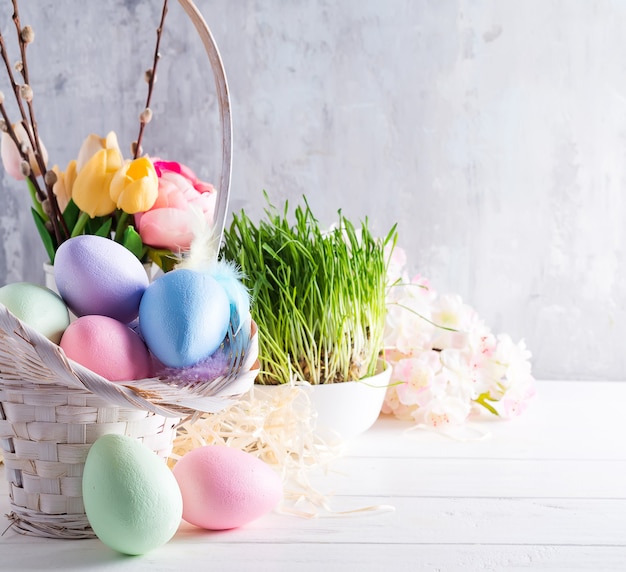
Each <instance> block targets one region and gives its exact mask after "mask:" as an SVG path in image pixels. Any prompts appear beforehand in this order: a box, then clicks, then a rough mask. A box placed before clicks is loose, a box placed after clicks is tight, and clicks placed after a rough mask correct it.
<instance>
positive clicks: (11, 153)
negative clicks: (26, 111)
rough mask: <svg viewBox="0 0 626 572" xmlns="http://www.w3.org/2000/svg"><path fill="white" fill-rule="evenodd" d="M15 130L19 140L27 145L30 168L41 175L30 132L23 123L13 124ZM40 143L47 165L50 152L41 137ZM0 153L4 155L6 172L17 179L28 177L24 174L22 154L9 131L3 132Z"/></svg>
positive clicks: (21, 179)
mask: <svg viewBox="0 0 626 572" xmlns="http://www.w3.org/2000/svg"><path fill="white" fill-rule="evenodd" d="M13 131H15V136H16V137H17V140H18V141H19V142H20V143H21V144H24V145H26V149H27V153H28V161H29V163H30V168H31V170H32V172H33V174H34V175H35V176H36V177H39V175H41V171H40V169H39V163H38V162H37V159H36V158H35V154H34V153H33V149H32V147H31V145H30V139H29V137H28V132H27V131H26V128H25V127H24V125H23V124H22V123H16V124H15V125H13ZM39 145H40V146H41V153H42V159H43V163H44V165H45V164H46V163H47V162H48V153H47V151H46V148H45V147H44V145H43V143H42V142H41V139H39ZM0 155H1V156H2V164H3V165H4V168H5V170H6V172H7V173H8V174H9V175H10V176H11V177H13V178H14V179H17V180H18V181H23V180H24V179H25V178H26V177H25V176H24V173H22V168H21V163H22V156H21V155H20V152H19V150H18V148H17V146H16V145H15V142H14V141H13V139H11V136H10V135H9V134H8V133H7V132H3V133H2V142H1V143H0Z"/></svg>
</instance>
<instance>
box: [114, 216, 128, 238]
mask: <svg viewBox="0 0 626 572" xmlns="http://www.w3.org/2000/svg"><path fill="white" fill-rule="evenodd" d="M127 226H128V213H127V212H125V211H121V214H120V218H119V219H118V220H117V226H116V227H115V242H119V243H120V244H122V240H123V239H124V231H125V230H126V227H127Z"/></svg>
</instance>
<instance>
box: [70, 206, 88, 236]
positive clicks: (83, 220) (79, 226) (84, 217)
mask: <svg viewBox="0 0 626 572" xmlns="http://www.w3.org/2000/svg"><path fill="white" fill-rule="evenodd" d="M90 218H91V217H90V216H89V214H87V213H86V212H81V213H80V216H79V217H78V220H77V221H76V224H75V225H74V228H73V230H72V238H74V237H75V236H78V235H79V234H82V233H83V230H85V226H87V222H88V221H89V219H90Z"/></svg>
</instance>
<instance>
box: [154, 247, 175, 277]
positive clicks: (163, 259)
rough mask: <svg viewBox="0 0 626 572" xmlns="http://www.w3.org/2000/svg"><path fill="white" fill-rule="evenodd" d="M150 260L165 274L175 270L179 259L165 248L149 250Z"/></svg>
mask: <svg viewBox="0 0 626 572" xmlns="http://www.w3.org/2000/svg"><path fill="white" fill-rule="evenodd" d="M147 254H148V258H149V259H150V260H152V262H154V263H155V264H156V265H157V266H158V267H159V268H160V269H161V270H163V272H169V271H170V270H174V266H176V263H177V262H178V259H177V258H176V257H175V256H174V255H173V254H172V251H171V250H167V249H165V248H148V250H147Z"/></svg>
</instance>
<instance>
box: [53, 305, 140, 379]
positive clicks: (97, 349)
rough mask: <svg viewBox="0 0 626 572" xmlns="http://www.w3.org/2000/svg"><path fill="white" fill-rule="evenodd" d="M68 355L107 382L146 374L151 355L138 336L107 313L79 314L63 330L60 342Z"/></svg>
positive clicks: (136, 377) (135, 377) (137, 377)
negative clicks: (101, 314) (99, 314)
mask: <svg viewBox="0 0 626 572" xmlns="http://www.w3.org/2000/svg"><path fill="white" fill-rule="evenodd" d="M60 346H61V348H63V351H64V352H65V355H67V357H68V358H70V359H73V360H74V361H76V362H78V363H79V364H81V365H83V366H85V367H86V368H89V369H90V370H91V371H93V372H95V373H97V374H99V375H101V376H102V377H104V378H106V379H108V380H109V381H127V380H133V379H142V378H145V377H149V376H150V373H151V363H152V362H151V358H150V354H149V353H148V349H147V348H146V345H145V344H144V343H143V340H142V339H141V338H140V337H139V335H138V334H137V333H136V332H135V331H133V330H131V329H130V328H129V327H128V326H127V325H126V324H122V323H121V322H118V321H117V320H114V319H113V318H109V317H107V316H82V317H80V318H78V319H76V320H75V321H74V322H72V323H71V324H70V325H69V326H68V328H67V329H66V330H65V332H64V333H63V337H62V338H61V343H60Z"/></svg>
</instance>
